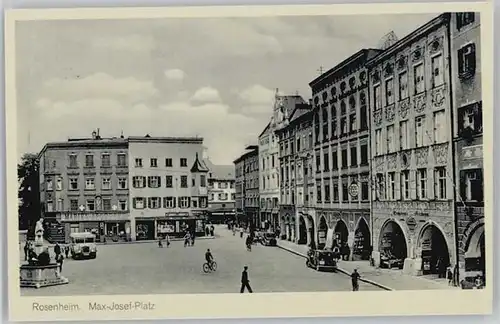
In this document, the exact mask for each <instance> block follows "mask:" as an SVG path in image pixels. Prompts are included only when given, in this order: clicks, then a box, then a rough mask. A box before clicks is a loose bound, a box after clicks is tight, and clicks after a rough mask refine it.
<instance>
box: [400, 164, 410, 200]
mask: <svg viewBox="0 0 500 324" xmlns="http://www.w3.org/2000/svg"><path fill="white" fill-rule="evenodd" d="M401 199H403V200H407V199H410V171H403V172H401Z"/></svg>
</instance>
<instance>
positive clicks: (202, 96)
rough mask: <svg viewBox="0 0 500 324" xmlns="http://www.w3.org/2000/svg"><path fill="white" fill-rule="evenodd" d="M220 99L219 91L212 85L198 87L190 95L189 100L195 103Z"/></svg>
mask: <svg viewBox="0 0 500 324" xmlns="http://www.w3.org/2000/svg"><path fill="white" fill-rule="evenodd" d="M220 100H221V98H220V94H219V91H218V90H217V89H215V88H212V87H203V88H200V89H198V90H196V92H195V93H194V95H193V96H192V97H191V101H192V102H197V103H209V102H220Z"/></svg>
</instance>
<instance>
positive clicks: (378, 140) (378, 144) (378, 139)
mask: <svg viewBox="0 0 500 324" xmlns="http://www.w3.org/2000/svg"><path fill="white" fill-rule="evenodd" d="M382 154H384V152H383V149H382V130H381V129H376V130H375V155H382Z"/></svg>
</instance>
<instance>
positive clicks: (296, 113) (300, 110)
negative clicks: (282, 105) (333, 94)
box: [290, 104, 311, 122]
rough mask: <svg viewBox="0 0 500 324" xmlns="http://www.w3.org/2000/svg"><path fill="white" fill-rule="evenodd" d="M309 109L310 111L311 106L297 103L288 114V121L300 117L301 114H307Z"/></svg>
mask: <svg viewBox="0 0 500 324" xmlns="http://www.w3.org/2000/svg"><path fill="white" fill-rule="evenodd" d="M310 111H311V106H310V105H308V104H299V105H297V106H295V109H294V110H293V112H292V114H291V115H290V122H293V121H294V120H296V119H298V118H300V117H301V116H303V115H305V114H307V113H308V112H310Z"/></svg>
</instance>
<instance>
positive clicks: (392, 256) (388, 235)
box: [379, 220, 408, 269]
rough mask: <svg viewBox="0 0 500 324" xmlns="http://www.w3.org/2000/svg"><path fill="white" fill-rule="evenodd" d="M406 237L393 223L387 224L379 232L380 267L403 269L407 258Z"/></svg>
mask: <svg viewBox="0 0 500 324" xmlns="http://www.w3.org/2000/svg"><path fill="white" fill-rule="evenodd" d="M407 249H408V247H407V245H406V237H405V235H404V233H403V230H402V229H401V227H400V226H399V225H398V224H397V223H396V222H395V221H392V220H391V221H389V222H387V223H386V224H385V225H384V226H383V227H382V230H381V231H380V244H379V251H380V266H381V267H387V268H393V267H397V268H399V269H403V266H404V261H405V259H406V258H407V256H408V252H407Z"/></svg>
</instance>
